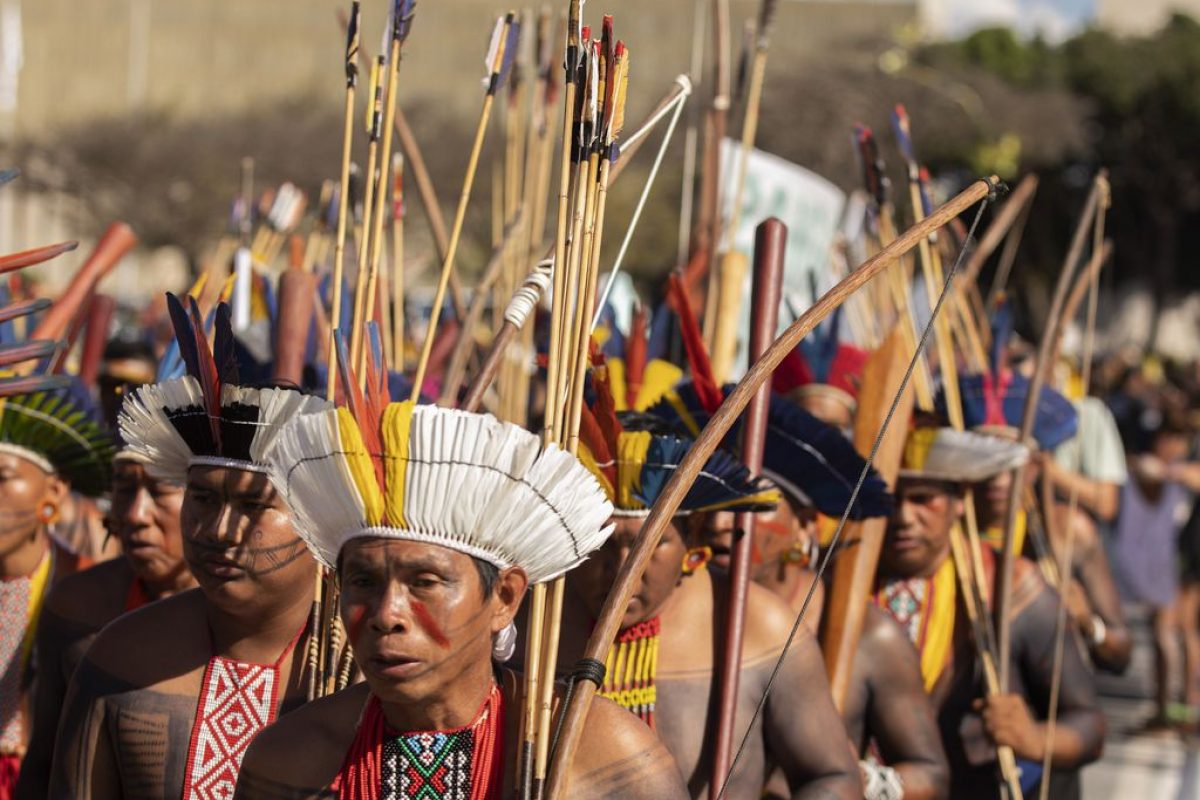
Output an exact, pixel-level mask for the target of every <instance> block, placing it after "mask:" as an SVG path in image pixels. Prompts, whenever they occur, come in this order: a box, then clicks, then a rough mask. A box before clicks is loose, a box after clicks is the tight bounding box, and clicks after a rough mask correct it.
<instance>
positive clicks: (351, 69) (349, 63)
mask: <svg viewBox="0 0 1200 800" xmlns="http://www.w3.org/2000/svg"><path fill="white" fill-rule="evenodd" d="M361 18H362V9H361V8H359V5H358V0H354V2H353V3H351V4H350V21H349V23H348V24H347V25H346V86H347V88H350V87H353V86H355V85H357V84H358V46H359V37H358V25H359V21H360V20H361Z"/></svg>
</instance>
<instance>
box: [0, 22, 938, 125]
mask: <svg viewBox="0 0 1200 800" xmlns="http://www.w3.org/2000/svg"><path fill="white" fill-rule="evenodd" d="M701 3H702V7H704V6H705V5H706V0H701ZM363 5H364V14H365V26H364V27H365V31H366V33H365V35H364V37H363V42H364V44H365V45H366V46H367V47H368V48H369V49H370V50H372V51H376V50H377V49H378V47H379V38H380V35H379V34H380V31H381V29H382V25H383V16H384V13H385V9H386V5H387V3H386V0H368V1H367V2H364V4H363ZM558 5H561V6H562V7H563V8H564V9H565V3H556V4H555V6H556V7H557V6H558ZM348 7H349V2H348V0H346V2H343V1H342V0H83V1H82V2H81V0H0V50H2V49H3V48H4V44H3V43H4V42H6V41H9V42H11V41H12V38H11V32H12V19H13V14H12V11H13V9H19V12H20V18H21V24H20V34H21V36H20V40H21V42H22V45H23V61H24V63H23V66H22V68H21V70H20V72H19V84H18V85H19V90H18V93H17V96H16V99H17V103H16V109H15V113H12V112H9V113H7V114H5V110H4V109H3V103H2V102H0V117H4V116H7V117H8V118H7V119H0V134H3V133H9V134H14V133H15V134H16V135H18V136H38V135H41V134H44V133H46V132H50V131H53V130H54V129H55V128H58V127H59V126H62V125H66V124H78V123H80V122H82V121H86V120H87V119H89V118H92V117H94V116H96V115H120V114H126V113H134V112H138V111H142V110H148V109H153V110H161V109H166V110H168V111H170V112H171V113H173V114H177V115H180V116H183V117H189V116H190V117H195V116H203V115H214V114H215V115H219V114H221V113H223V112H227V111H235V110H239V109H244V108H246V107H248V106H252V105H254V104H256V103H263V102H267V101H269V100H271V99H272V98H279V97H286V96H295V95H305V94H307V95H311V96H312V97H313V98H314V100H315V101H316V102H324V103H330V104H331V105H333V106H334V107H335V108H336V107H339V106H338V105H337V104H338V103H339V102H340V98H341V96H342V91H343V81H342V78H341V54H342V47H343V45H344V39H343V35H342V33H341V32H340V28H339V26H338V24H337V22H336V18H335V14H336V12H337V10H338V9H345V8H348ZM693 8H694V5H693V0H652V1H651V2H638V3H631V2H627V1H624V0H609V2H607V3H601V2H599V0H593V2H592V3H589V4H588V6H587V8H586V11H587V17H588V20H589V21H592V22H596V21H598V19H599V15H600V14H601V13H602V11H611V12H613V13H614V14H615V15H616V24H617V32H618V35H619V36H620V37H622V38H624V39H625V40H626V42H627V44H628V45H629V46H630V48H631V51H632V57H633V62H632V64H633V84H632V88H631V109H630V112H631V114H632V115H633V118H634V119H636V118H637V117H636V115H637V114H638V113H639V112H641V111H642V110H644V109H646V108H648V107H650V106H651V105H652V104H653V103H654V102H655V100H656V99H657V97H658V96H660V95H661V93H662V92H663V91H665V89H666V87H667V85H668V84H669V82H670V81H671V79H672V77H673V76H674V75H675V74H677V73H679V72H683V71H686V69H687V66H688V60H689V53H690V47H691V39H692V30H693V23H692V18H693ZM756 8H757V2H752V1H751V0H733V2H732V9H733V16H734V25H733V36H734V41H735V42H736V41H737V40H738V37H740V31H741V27H740V26H741V19H742V18H743V17H744V16H745V15H747V14H753V13H754V12H755V10H756ZM499 10H503V6H500V5H498V4H497V3H496V1H495V0H487V1H484V0H424V1H423V2H421V3H419V4H418V10H417V17H416V26H415V28H414V32H413V34H412V38H411V39H410V40H409V42H408V44H407V45H406V48H405V62H404V67H403V70H402V75H403V81H404V86H405V89H404V91H405V93H406V94H408V95H410V96H412V97H422V96H424V97H429V96H434V97H438V98H441V99H442V100H443V101H444V102H445V103H448V104H449V106H450V107H451V108H454V109H456V110H460V111H461V113H462V115H464V116H466V115H469V114H470V113H472V112H473V111H474V109H476V108H477V106H478V103H479V94H478V92H476V91H475V90H474V81H475V80H476V79H477V78H478V77H479V76H481V75H482V72H483V68H482V63H481V62H482V58H483V51H484V49H485V46H486V40H487V36H488V34H489V33H490V27H491V20H492V19H493V18H494V15H495V14H496V13H497V11H499ZM915 18H916V0H781V2H780V8H779V16H778V24H777V28H776V34H775V39H774V50H773V55H772V59H773V61H772V71H774V70H782V69H789V68H798V66H799V65H800V64H801V63H802V61H803V59H804V58H805V57H811V58H818V57H828V56H831V55H844V53H845V51H846V49H847V46H848V45H849V44H852V43H854V42H856V41H862V40H864V39H876V40H878V39H879V38H882V37H890V36H893V35H894V34H895V33H896V32H897V31H898V29H900V28H901V27H903V26H905V25H908V24H911V23H912V22H913V21H914V20H915ZM5 26H8V28H9V31H8V32H6V31H4V30H2V29H3V28H4V27H5ZM9 50H10V53H11V47H10V48H9ZM874 55H875V54H873V53H865V54H863V57H866V58H873V57H874ZM3 63H4V54H3V53H0V69H2V65H3Z"/></svg>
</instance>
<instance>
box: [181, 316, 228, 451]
mask: <svg viewBox="0 0 1200 800" xmlns="http://www.w3.org/2000/svg"><path fill="white" fill-rule="evenodd" d="M187 309H188V316H189V317H190V318H191V322H192V333H193V335H194V336H195V338H196V359H197V362H198V367H199V371H200V375H199V378H200V392H201V394H202V395H203V396H204V408H205V410H206V411H207V412H208V424H209V427H210V428H211V430H212V438H213V444H214V445H215V450H216V452H218V453H220V452H221V376H220V374H219V373H218V372H217V362H216V360H215V359H214V358H213V354H212V350H211V349H210V348H209V345H208V337H206V336H205V335H204V316H203V315H202V314H201V313H200V306H199V305H197V304H196V298H194V297H192V296H190V295H189V296H188V298H187Z"/></svg>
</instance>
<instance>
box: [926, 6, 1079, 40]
mask: <svg viewBox="0 0 1200 800" xmlns="http://www.w3.org/2000/svg"><path fill="white" fill-rule="evenodd" d="M922 6H923V13H924V15H925V20H926V24H927V25H928V26H929V27H931V28H932V29H934V31H935V32H936V33H938V34H941V35H945V36H960V35H963V34H967V33H970V32H971V31H974V30H976V29H978V28H983V27H989V26H993V25H1006V26H1008V27H1011V28H1014V29H1016V30H1018V31H1020V32H1021V33H1022V34H1024V35H1026V36H1033V35H1034V34H1037V33H1040V34H1041V35H1042V36H1043V38H1045V39H1048V40H1050V41H1053V42H1058V41H1061V40H1063V39H1065V38H1068V37H1069V36H1071V35H1072V34H1074V33H1076V32H1077V31H1078V30H1079V29H1081V28H1082V27H1084V26H1085V25H1086V24H1087V23H1088V21H1089V20H1091V19H1092V17H1093V16H1094V15H1095V13H1096V0H922Z"/></svg>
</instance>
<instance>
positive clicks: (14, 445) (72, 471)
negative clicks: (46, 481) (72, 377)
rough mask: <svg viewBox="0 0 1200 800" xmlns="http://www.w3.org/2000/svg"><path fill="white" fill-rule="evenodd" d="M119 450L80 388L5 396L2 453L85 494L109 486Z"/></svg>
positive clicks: (0, 411)
mask: <svg viewBox="0 0 1200 800" xmlns="http://www.w3.org/2000/svg"><path fill="white" fill-rule="evenodd" d="M72 388H76V389H78V391H72V390H71V389H72ZM114 451H115V444H114V442H113V440H112V437H111V436H110V435H109V434H108V432H107V431H105V429H104V427H103V425H102V424H101V423H100V420H99V417H98V415H97V414H96V412H95V409H94V408H93V407H92V405H91V402H90V400H89V399H88V398H87V396H86V392H84V391H82V387H81V386H78V385H76V386H74V387H68V388H67V389H62V390H58V391H52V392H35V393H33V394H25V395H18V396H16V397H7V398H3V399H0V452H3V453H11V454H13V455H17V456H20V457H21V458H24V459H25V460H27V461H30V462H32V463H34V464H36V465H37V466H39V467H41V468H42V469H43V470H45V471H46V472H48V473H51V474H54V475H58V476H59V477H61V478H63V479H64V480H66V481H67V482H69V483H70V484H71V488H72V489H73V490H75V491H76V492H79V493H80V494H83V495H87V496H90V497H97V496H99V495H101V494H103V493H104V492H105V491H107V490H108V483H109V474H110V471H111V469H112V458H113V453H114Z"/></svg>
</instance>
